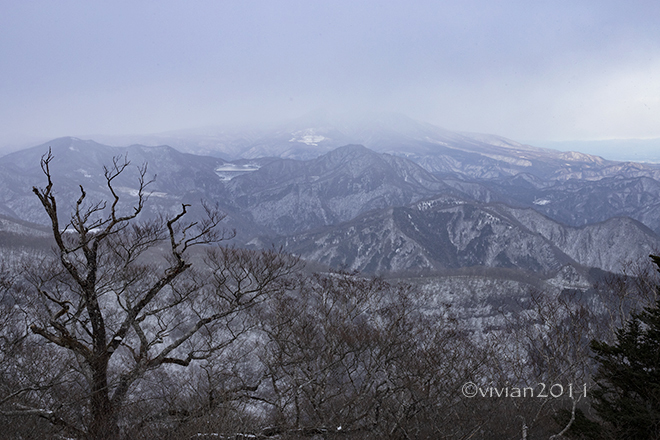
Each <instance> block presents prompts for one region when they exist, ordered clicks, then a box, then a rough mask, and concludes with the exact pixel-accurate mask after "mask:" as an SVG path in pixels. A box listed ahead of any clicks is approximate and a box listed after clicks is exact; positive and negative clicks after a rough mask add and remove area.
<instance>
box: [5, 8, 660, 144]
mask: <svg viewBox="0 0 660 440" xmlns="http://www.w3.org/2000/svg"><path fill="white" fill-rule="evenodd" d="M136 3H137V4H136ZM2 9H3V13H2V14H0V39H1V41H2V42H3V44H2V45H0V59H2V60H3V62H2V70H1V71H0V78H1V79H2V81H1V82H0V99H1V100H2V102H3V105H2V106H0V120H1V121H2V122H0V132H2V133H3V135H0V137H2V136H5V138H9V137H18V136H21V135H32V136H61V135H84V134H90V133H102V134H126V133H147V132H155V131H164V130H169V129H178V128H185V127H193V126H202V125H212V124H223V123H226V122H237V121H250V120H272V119H282V118H288V117H296V116H299V115H300V114H303V113H305V112H307V111H310V110H313V109H315V108H320V107H325V108H331V109H334V110H336V111H349V110H350V111H355V110H360V109H364V110H393V111H397V112H400V113H404V114H408V115H410V116H412V117H415V118H419V119H423V120H426V121H428V122H431V123H434V124H437V125H440V126H444V127H446V128H448V129H456V130H467V131H478V132H491V133H497V134H501V135H504V136H508V137H511V138H514V139H538V140H562V139H600V138H613V137H660V124H657V121H659V120H660V75H657V72H658V71H660V70H659V68H660V56H658V55H660V30H659V29H658V26H657V23H655V22H654V21H655V20H654V19H655V18H656V17H658V13H660V6H659V5H658V4H657V2H652V1H629V2H620V1H602V0H601V1H580V2H575V1H570V2H569V1H541V2H528V1H504V2H493V1H487V0H474V1H465V2H460V3H458V2H448V1H447V2H439V1H416V2H414V3H410V2H403V1H385V2H383V1H375V0H372V1H359V2H355V1H335V2H310V1H289V0H278V1H240V2H229V1H222V2H218V1H195V2H174V1H164V2H147V1H144V2H128V1H125V2H82V1H66V2H50V1H33V2H4V4H3V5H2Z"/></svg>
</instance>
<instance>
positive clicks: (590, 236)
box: [280, 196, 660, 275]
mask: <svg viewBox="0 0 660 440" xmlns="http://www.w3.org/2000/svg"><path fill="white" fill-rule="evenodd" d="M280 243H282V244H283V245H284V246H285V247H286V248H287V249H290V250H292V251H293V252H294V253H296V254H299V255H301V256H303V257H304V258H305V259H309V260H313V261H320V262H323V263H325V264H328V265H330V266H334V267H340V268H347V269H352V270H359V271H365V272H374V273H380V274H384V273H391V272H398V273H414V272H419V271H421V272H425V271H426V272H431V271H434V270H440V269H455V268H460V267H471V266H485V267H499V268H512V269H522V270H525V271H529V272H534V273H539V274H545V275H552V274H556V273H557V272H558V271H559V270H560V269H562V268H563V267H565V266H571V267H573V268H574V269H575V270H579V269H580V267H581V266H584V267H597V268H600V269H603V270H607V271H613V272H616V271H619V270H620V269H621V264H622V257H625V258H630V259H631V260H639V259H643V258H645V257H646V256H647V255H648V254H649V253H651V252H654V251H657V250H658V249H660V237H658V236H657V235H656V234H655V233H654V232H653V231H651V230H650V229H648V228H647V227H645V226H644V225H642V224H641V223H639V222H637V221H634V220H632V219H629V218H620V217H619V218H611V219H609V220H607V221H606V222H603V223H598V224H593V225H589V226H585V227H582V228H573V227H567V226H564V225H562V224H560V223H557V222H555V221H553V220H551V219H550V218H548V217H545V216H544V215H542V214H540V213H537V212H536V211H534V210H532V209H517V208H512V207H510V206H507V205H504V204H500V203H494V204H481V203H475V202H469V201H466V200H461V199H458V198H454V197H446V196H442V197H439V198H435V199H431V200H425V201H422V202H418V203H416V204H413V205H410V206H407V207H398V208H388V209H385V210H380V211H372V212H369V213H367V214H365V215H362V216H359V217H358V218H356V219H354V220H352V221H349V222H345V223H342V224H340V225H336V226H332V227H327V228H324V229H321V230H318V231H312V232H307V233H303V234H299V235H295V236H291V237H287V238H284V239H281V241H280Z"/></svg>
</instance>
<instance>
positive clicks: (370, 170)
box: [0, 114, 660, 277]
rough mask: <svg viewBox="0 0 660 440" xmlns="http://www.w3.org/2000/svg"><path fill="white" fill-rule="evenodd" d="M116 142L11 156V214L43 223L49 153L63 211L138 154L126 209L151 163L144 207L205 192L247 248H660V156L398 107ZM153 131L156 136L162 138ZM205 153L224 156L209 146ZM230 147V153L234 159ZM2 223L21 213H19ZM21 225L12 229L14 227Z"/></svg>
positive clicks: (96, 191) (541, 254)
mask: <svg viewBox="0 0 660 440" xmlns="http://www.w3.org/2000/svg"><path fill="white" fill-rule="evenodd" d="M169 140H170V141H172V142H171V143H172V144H174V145H176V146H177V148H179V149H181V150H184V151H188V153H184V152H180V151H179V150H177V149H175V148H172V147H171V146H165V145H161V146H144V145H131V146H128V147H110V146H106V145H102V144H99V143H97V142H95V141H92V140H81V139H77V138H61V139H56V140H53V141H51V142H48V143H46V144H43V145H41V146H37V147H33V148H30V149H27V150H23V151H19V152H16V153H12V154H9V155H6V156H4V157H1V158H0V169H1V170H2V173H1V174H0V181H1V182H0V183H1V184H0V187H1V188H2V191H1V192H0V214H2V215H4V216H5V218H6V219H11V218H14V219H17V220H21V221H29V222H33V223H35V224H45V222H46V216H45V213H44V212H43V208H42V207H41V206H40V205H39V201H38V200H37V198H36V197H35V196H34V194H33V193H32V191H31V189H32V187H33V186H35V185H36V186H39V185H43V184H44V182H43V180H44V177H43V173H42V171H41V170H40V168H39V160H40V158H41V156H42V155H43V154H44V153H45V152H46V151H47V150H48V148H50V149H51V151H52V154H53V156H54V160H53V162H52V163H51V169H52V173H53V180H54V182H55V185H56V189H57V194H58V196H59V198H60V200H61V202H60V203H61V204H62V206H67V207H69V206H73V203H74V201H75V200H76V199H77V197H78V196H79V191H80V190H79V188H78V185H79V184H82V185H83V186H84V188H85V191H86V192H87V193H88V195H89V198H90V199H91V200H100V199H102V198H104V197H107V195H108V190H107V183H106V182H105V178H104V177H103V173H102V169H103V166H104V165H106V166H107V165H109V164H111V163H112V160H113V159H112V158H113V157H116V156H118V155H126V156H127V157H128V158H129V160H130V161H131V162H132V165H131V167H129V169H128V170H127V172H126V173H124V174H122V175H121V176H120V178H119V180H118V181H117V182H116V188H117V190H118V192H119V194H120V196H121V199H122V200H121V204H120V207H124V208H123V209H129V207H130V205H131V203H134V202H135V200H136V199H135V197H136V194H137V186H136V185H137V165H140V164H143V163H146V164H148V173H147V174H148V176H151V175H156V178H155V180H154V181H153V183H151V184H150V186H149V192H150V198H149V201H148V203H147V209H146V210H145V212H144V213H143V214H142V215H144V216H153V215H158V214H164V215H170V216H171V215H173V214H174V213H176V212H177V210H178V209H179V207H180V205H181V203H189V204H192V205H193V206H197V208H193V212H195V211H194V210H195V209H197V210H199V209H200V208H199V202H200V200H205V201H208V202H211V203H215V204H217V205H218V207H219V209H221V210H222V211H223V212H225V213H226V214H227V218H226V222H225V223H226V226H227V227H229V228H235V229H236V230H237V238H236V240H237V241H236V243H237V244H243V245H249V246H257V247H268V246H270V245H272V243H276V244H280V245H283V246H284V247H285V249H287V250H288V251H290V252H294V253H296V254H299V255H301V256H303V257H304V258H306V259H309V260H310V261H316V262H320V263H323V264H328V265H330V266H334V267H344V268H350V269H357V270H362V271H366V272H376V273H381V274H382V273H388V272H396V273H414V272H416V271H422V272H429V271H436V270H445V269H458V268H464V267H473V266H482V267H494V268H513V269H517V270H523V271H527V272H531V273H537V274H539V276H544V277H547V276H552V274H556V273H558V271H560V270H561V269H562V267H565V266H570V267H573V268H574V270H577V271H578V272H580V271H581V270H582V269H581V268H590V267H593V268H598V269H600V270H604V271H615V272H616V271H618V270H620V268H621V264H622V262H623V261H625V260H630V259H637V258H643V257H644V256H645V255H647V254H648V253H650V252H651V251H653V249H657V248H660V241H659V239H658V236H657V235H656V234H658V233H660V223H659V222H658V220H657V219H658V218H660V217H659V215H660V167H658V166H655V165H652V164H640V163H630V162H616V161H608V160H605V159H603V158H601V157H598V156H591V155H588V154H583V153H577V152H568V153H567V152H559V151H556V150H549V149H542V148H536V147H533V146H530V145H523V144H520V143H517V142H515V141H511V140H508V139H505V138H502V137H498V136H492V135H479V134H466V133H453V132H450V131H447V130H443V129H440V128H437V127H434V126H432V125H429V124H425V123H420V122H417V121H414V120H412V119H409V118H406V117H403V116H399V115H391V114H387V115H385V114H381V115H376V116H374V117H372V118H370V119H360V120H351V121H349V120H347V119H341V118H336V117H332V116H330V115H328V114H316V115H310V116H308V117H306V118H303V119H299V120H296V121H293V122H291V123H289V124H287V125H285V126H281V127H276V128H272V129H270V130H262V131H259V132H231V133H224V134H222V135H220V134H217V135H213V136H208V137H206V138H204V139H202V138H200V137H196V136H191V137H189V138H186V137H185V136H184V135H182V134H179V135H176V136H174V135H173V136H172V137H171V138H170V139H169ZM152 141H153V139H152ZM202 150H204V151H206V152H207V153H210V154H212V155H210V156H209V155H206V156H202V155H199V154H192V153H190V152H195V153H199V152H200V151H202ZM221 157H224V158H221ZM3 224H9V223H7V221H5V223H3ZM5 232H6V233H12V232H11V227H9V226H7V227H6V228H5Z"/></svg>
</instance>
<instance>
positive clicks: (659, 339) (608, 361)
mask: <svg viewBox="0 0 660 440" xmlns="http://www.w3.org/2000/svg"><path fill="white" fill-rule="evenodd" d="M651 258H652V259H653V261H654V263H655V264H656V265H657V266H658V267H659V268H660V257H657V256H653V255H652V256H651ZM658 270H659V271H660V269H658ZM658 290H659V292H660V287H658ZM591 348H592V349H593V351H594V354H595V356H594V357H595V360H596V361H597V362H598V363H599V367H598V373H597V374H596V377H595V380H596V384H597V388H596V389H595V390H594V391H593V393H592V396H593V398H594V408H595V409H596V411H597V412H598V415H599V416H600V417H601V418H602V419H603V420H604V421H605V422H607V423H608V424H609V425H610V426H611V427H612V428H613V429H612V431H611V432H612V434H613V436H614V438H617V439H640V440H641V439H660V300H659V301H658V302H657V303H656V304H655V306H653V307H647V308H645V309H644V311H643V312H641V313H638V314H633V316H632V318H631V319H630V320H629V321H628V322H627V323H626V325H625V326H624V327H623V328H621V329H619V330H618V331H617V334H616V343H615V344H612V345H610V344H607V343H605V342H598V341H593V342H592V344H591Z"/></svg>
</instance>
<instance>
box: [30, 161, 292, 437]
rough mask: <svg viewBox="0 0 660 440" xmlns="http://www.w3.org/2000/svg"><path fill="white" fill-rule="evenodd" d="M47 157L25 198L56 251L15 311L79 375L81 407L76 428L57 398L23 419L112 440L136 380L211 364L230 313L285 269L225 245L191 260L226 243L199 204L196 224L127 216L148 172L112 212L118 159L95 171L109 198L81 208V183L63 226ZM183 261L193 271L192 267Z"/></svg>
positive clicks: (269, 256) (215, 216) (235, 326)
mask: <svg viewBox="0 0 660 440" xmlns="http://www.w3.org/2000/svg"><path fill="white" fill-rule="evenodd" d="M52 159H53V156H52V155H51V153H50V152H49V153H48V154H46V155H44V157H42V161H41V168H42V170H43V173H44V175H45V177H46V179H47V185H46V186H45V187H44V188H36V187H35V188H34V189H33V192H34V193H35V195H36V196H37V197H38V198H39V200H40V202H41V204H42V206H43V208H44V210H45V211H46V213H47V214H48V218H49V219H50V223H51V226H52V234H53V238H54V240H55V244H56V245H55V246H56V247H55V252H56V256H55V258H54V259H51V260H49V261H44V262H42V264H41V267H40V268H39V270H33V271H31V273H30V274H29V276H28V279H29V281H30V283H31V286H32V289H31V293H32V294H33V295H34V299H35V300H36V301H32V303H31V304H30V308H29V310H27V311H26V313H28V315H29V319H30V320H31V324H30V329H31V331H32V333H33V334H34V335H38V336H39V337H41V338H43V340H45V341H47V342H48V343H49V347H57V349H58V350H57V351H58V352H59V353H60V354H59V355H58V356H61V357H62V359H66V360H67V362H70V363H71V365H74V366H75V367H74V369H75V370H76V371H77V372H78V374H79V375H80V377H82V378H83V380H84V385H83V386H82V388H83V391H84V398H85V402H80V408H81V409H82V410H81V413H82V417H81V418H82V423H80V422H79V421H77V420H74V419H71V418H69V419H67V418H66V417H64V416H60V415H58V414H57V412H58V405H57V402H56V399H54V403H53V404H52V405H50V406H49V407H48V408H31V409H24V411H23V413H24V414H25V415H38V416H42V417H44V416H46V415H49V416H52V417H51V421H53V420H55V419H53V417H56V418H57V419H56V420H58V422H59V423H61V424H62V425H63V426H65V427H66V428H67V429H68V430H69V431H70V432H71V433H72V434H74V435H82V433H84V435H85V437H86V438H89V439H111V438H112V439H115V438H120V437H121V435H122V428H121V423H120V413H121V411H122V408H124V406H125V405H127V403H128V402H129V401H132V400H135V399H136V395H135V393H138V392H140V390H141V388H140V387H139V386H138V382H139V381H140V380H141V379H143V378H144V377H145V375H147V374H149V373H150V372H153V371H155V370H159V369H163V368H164V367H167V366H168V365H170V366H178V367H187V366H189V365H191V364H193V363H195V362H196V361H204V360H207V359H210V358H212V357H213V356H214V355H215V354H216V353H218V352H219V351H222V350H223V349H225V348H226V347H227V346H228V345H230V344H231V343H232V342H233V341H236V340H237V339H238V338H239V336H240V335H241V334H244V333H245V332H246V331H247V330H248V329H249V327H248V326H246V325H245V324H244V323H243V322H242V321H241V319H239V315H240V314H241V312H242V311H244V310H246V309H248V308H250V307H252V306H253V305H255V304H257V303H258V302H259V301H260V300H261V299H262V298H264V297H265V296H267V295H268V294H269V293H270V292H272V291H273V289H277V288H278V287H277V284H278V282H279V280H280V279H282V278H283V277H284V276H285V275H286V274H288V273H289V272H291V270H292V269H293V268H294V267H295V264H296V262H295V261H293V260H292V259H290V258H287V257H284V256H282V255H281V254H279V253H277V252H274V251H271V252H266V253H257V252H248V251H242V250H237V249H228V248H213V249H212V250H211V251H210V252H209V253H208V255H207V257H205V258H201V257H196V256H195V255H194V254H193V253H192V251H193V249H194V248H198V247H200V246H201V245H213V244H216V243H218V242H220V241H221V240H224V239H226V238H227V237H228V236H229V235H228V234H227V233H226V231H221V232H220V231H218V230H217V226H218V225H219V223H220V221H221V220H222V219H223V216H222V215H221V214H220V213H219V212H218V211H217V209H213V208H211V207H209V206H206V205H204V208H205V209H204V210H205V217H203V218H201V219H197V220H195V221H188V222H187V221H186V220H185V219H186V218H187V217H186V216H187V208H188V207H189V205H186V204H183V205H182V206H181V210H180V211H179V213H178V214H177V215H175V216H174V217H172V218H169V219H166V218H163V217H158V218H153V219H150V220H143V221H138V216H139V215H140V214H141V212H142V211H143V208H144V206H145V203H146V202H147V199H148V194H147V193H146V188H147V186H148V185H149V183H150V181H148V180H147V178H146V175H147V167H146V165H145V166H142V167H140V168H139V178H138V184H139V187H138V191H137V201H136V202H135V204H134V205H133V206H132V207H131V208H130V209H128V210H127V212H123V211H126V210H125V209H120V203H119V201H120V198H119V195H118V193H117V191H116V189H115V186H114V182H115V179H116V178H117V177H118V176H120V175H121V174H122V173H123V172H124V171H125V170H126V168H127V167H128V166H129V162H128V160H126V158H121V157H117V158H115V159H114V160H113V163H112V165H111V166H109V167H106V168H104V175H105V180H106V183H107V188H108V191H109V194H110V198H109V200H108V201H107V202H106V201H100V202H93V203H89V202H88V200H87V194H86V192H85V190H84V188H83V187H82V186H80V197H79V198H78V200H77V202H76V203H75V207H74V209H73V213H72V214H71V216H70V218H69V220H68V221H67V222H66V223H64V227H62V226H61V223H60V218H61V216H62V213H61V212H60V211H59V209H58V205H57V202H56V198H55V193H54V190H53V186H54V185H53V181H52V175H51V170H50V164H51V161H52ZM202 247H207V246H202ZM194 258H197V261H198V262H199V263H200V264H201V263H205V268H204V269H203V270H202V269H199V270H197V269H195V268H193V267H192V266H193V263H192V261H193V259H194ZM18 410H21V408H18Z"/></svg>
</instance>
